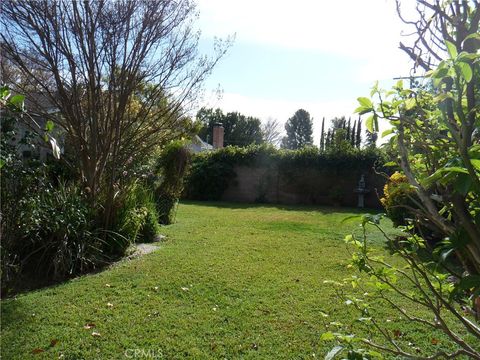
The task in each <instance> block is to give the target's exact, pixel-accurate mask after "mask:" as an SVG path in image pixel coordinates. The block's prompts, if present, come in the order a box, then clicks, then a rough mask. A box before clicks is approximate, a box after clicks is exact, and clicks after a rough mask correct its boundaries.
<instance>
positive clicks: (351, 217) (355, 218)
mask: <svg viewBox="0 0 480 360" xmlns="http://www.w3.org/2000/svg"><path fill="white" fill-rule="evenodd" d="M361 218H362V215H351V216H347V217H345V218H343V219H342V222H341V223H342V224H343V223H345V222H347V221H349V220H360V219H361Z"/></svg>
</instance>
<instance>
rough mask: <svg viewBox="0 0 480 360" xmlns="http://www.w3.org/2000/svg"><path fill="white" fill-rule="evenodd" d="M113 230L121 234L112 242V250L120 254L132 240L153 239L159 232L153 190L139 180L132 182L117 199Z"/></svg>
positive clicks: (146, 240) (145, 240)
mask: <svg viewBox="0 0 480 360" xmlns="http://www.w3.org/2000/svg"><path fill="white" fill-rule="evenodd" d="M116 207H117V209H118V210H117V216H116V222H115V224H114V231H115V232H117V233H119V234H120V235H121V238H120V240H119V241H117V242H114V243H113V244H112V245H113V248H112V252H113V253H115V254H119V255H122V254H123V253H124V252H125V250H126V249H127V248H128V247H129V246H130V245H131V244H133V243H134V242H149V241H153V239H154V238H155V236H156V235H158V234H159V233H160V225H159V224H158V220H157V219H158V214H157V210H156V204H155V199H154V195H153V191H152V190H150V188H149V187H147V186H145V185H144V184H142V183H140V182H134V183H133V184H132V185H130V186H129V187H128V188H126V189H125V190H124V191H123V196H122V197H121V198H119V199H118V200H117V204H116Z"/></svg>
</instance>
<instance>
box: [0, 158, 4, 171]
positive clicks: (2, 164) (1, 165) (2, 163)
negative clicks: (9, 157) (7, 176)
mask: <svg viewBox="0 0 480 360" xmlns="http://www.w3.org/2000/svg"><path fill="white" fill-rule="evenodd" d="M4 165H5V160H3V159H0V169H1V168H3V166H4Z"/></svg>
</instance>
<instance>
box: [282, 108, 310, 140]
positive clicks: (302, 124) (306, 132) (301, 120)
mask: <svg viewBox="0 0 480 360" xmlns="http://www.w3.org/2000/svg"><path fill="white" fill-rule="evenodd" d="M285 130H286V131H287V136H286V137H284V138H283V139H282V148H285V149H301V148H303V147H305V146H308V145H312V144H313V137H312V134H313V121H312V118H311V117H310V114H309V113H308V112H307V111H305V110H303V109H299V110H297V111H296V112H295V114H294V115H293V116H292V117H291V118H290V119H288V121H287V123H286V124H285Z"/></svg>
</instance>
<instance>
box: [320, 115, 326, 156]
mask: <svg viewBox="0 0 480 360" xmlns="http://www.w3.org/2000/svg"><path fill="white" fill-rule="evenodd" d="M324 150H325V117H324V118H323V120H322V133H321V135H320V151H324Z"/></svg>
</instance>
